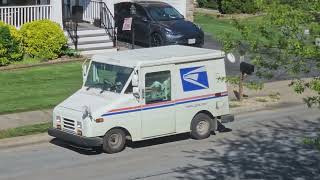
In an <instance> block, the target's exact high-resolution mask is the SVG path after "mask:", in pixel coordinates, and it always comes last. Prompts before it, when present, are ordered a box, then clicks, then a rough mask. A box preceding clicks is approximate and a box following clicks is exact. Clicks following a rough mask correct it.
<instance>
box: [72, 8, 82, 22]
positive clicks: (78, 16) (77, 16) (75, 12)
mask: <svg viewBox="0 0 320 180" xmlns="http://www.w3.org/2000/svg"><path fill="white" fill-rule="evenodd" d="M82 16H83V7H82V6H72V19H74V20H76V21H78V22H80V21H82Z"/></svg>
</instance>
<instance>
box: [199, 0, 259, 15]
mask: <svg viewBox="0 0 320 180" xmlns="http://www.w3.org/2000/svg"><path fill="white" fill-rule="evenodd" d="M259 2H260V1H259V0H198V4H199V7H205V8H211V9H218V10H219V11H220V12H221V13H223V14H235V13H248V14H252V13H257V12H259V11H260V8H259Z"/></svg>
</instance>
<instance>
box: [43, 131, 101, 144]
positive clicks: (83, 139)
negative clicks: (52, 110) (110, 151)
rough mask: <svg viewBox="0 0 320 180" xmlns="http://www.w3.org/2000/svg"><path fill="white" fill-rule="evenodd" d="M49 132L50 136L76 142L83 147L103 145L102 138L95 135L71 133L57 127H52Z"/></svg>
mask: <svg viewBox="0 0 320 180" xmlns="http://www.w3.org/2000/svg"><path fill="white" fill-rule="evenodd" d="M48 134H49V135H50V136H53V137H56V138H58V139H61V140H63V141H66V142H70V143H72V144H76V145H79V146H82V147H97V146H101V145H102V138H98V137H93V138H88V137H82V136H78V135H75V134H70V133H67V132H64V131H62V130H59V129H56V128H50V129H49V130H48Z"/></svg>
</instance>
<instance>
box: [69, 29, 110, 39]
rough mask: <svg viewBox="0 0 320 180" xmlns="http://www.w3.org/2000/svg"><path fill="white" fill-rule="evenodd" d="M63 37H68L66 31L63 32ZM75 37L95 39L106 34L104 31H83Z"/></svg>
mask: <svg viewBox="0 0 320 180" xmlns="http://www.w3.org/2000/svg"><path fill="white" fill-rule="evenodd" d="M64 35H65V36H67V37H68V36H69V34H68V32H67V31H64ZM77 35H78V37H79V38H81V37H96V36H106V35H107V32H106V30H105V29H96V30H83V31H78V32H77Z"/></svg>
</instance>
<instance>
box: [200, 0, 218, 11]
mask: <svg viewBox="0 0 320 180" xmlns="http://www.w3.org/2000/svg"><path fill="white" fill-rule="evenodd" d="M219 1H221V0H197V2H198V5H199V7H200V8H209V9H218V8H219V5H218V4H219Z"/></svg>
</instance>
